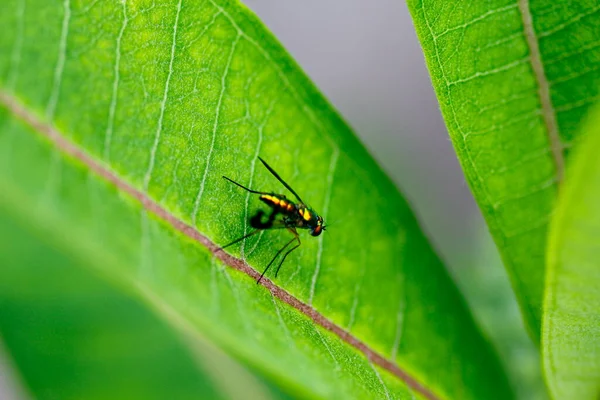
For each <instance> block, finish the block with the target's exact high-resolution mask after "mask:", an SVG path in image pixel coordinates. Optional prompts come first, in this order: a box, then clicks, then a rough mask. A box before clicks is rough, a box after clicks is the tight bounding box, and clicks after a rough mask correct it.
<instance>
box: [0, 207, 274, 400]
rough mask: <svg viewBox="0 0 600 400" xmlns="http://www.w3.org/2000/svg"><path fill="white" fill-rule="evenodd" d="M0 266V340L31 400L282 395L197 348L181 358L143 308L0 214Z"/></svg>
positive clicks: (178, 345)
mask: <svg viewBox="0 0 600 400" xmlns="http://www.w3.org/2000/svg"><path fill="white" fill-rule="evenodd" d="M46 240H47V239H46ZM0 265H2V268H0V310H1V311H0V337H1V338H2V341H3V342H4V344H5V345H6V347H7V348H9V349H10V350H11V358H12V359H13V361H14V363H15V364H16V365H17V366H18V368H19V369H20V371H21V372H22V375H23V378H24V380H25V382H26V383H27V388H28V391H29V392H30V393H31V394H33V395H34V397H35V398H37V399H108V398H112V399H116V398H120V399H165V398H177V399H198V398H206V399H227V398H242V397H243V398H246V399H249V398H253V399H269V398H281V397H282V396H279V395H276V393H277V391H275V393H269V390H268V389H267V388H266V387H265V386H264V385H261V384H259V383H257V382H256V379H255V378H253V377H252V376H250V375H249V374H248V373H247V372H245V371H244V370H243V369H241V368H240V367H239V366H235V364H234V363H233V362H232V361H231V360H228V359H227V358H226V357H224V356H223V355H220V354H218V353H217V352H216V351H215V350H211V349H210V348H209V347H208V346H206V345H203V344H202V343H201V342H197V341H196V342H195V349H196V350H197V351H195V352H190V351H189V348H188V347H186V346H185V343H182V341H181V339H180V338H178V337H177V336H176V335H174V333H173V332H172V331H171V329H169V328H167V327H166V326H165V325H164V323H162V322H161V321H160V320H158V319H157V318H156V316H154V314H152V313H150V312H149V311H148V310H147V308H145V307H143V306H141V305H140V304H139V303H137V302H135V301H133V300H132V299H130V298H128V297H126V296H125V295H124V294H123V293H122V292H120V291H118V290H116V289H115V288H114V287H112V286H110V285H109V284H107V283H106V282H104V281H103V280H101V279H99V278H97V277H95V276H94V275H93V274H92V273H90V271H88V270H87V269H84V268H82V267H81V266H79V265H78V263H77V261H76V260H73V259H71V258H69V257H66V256H65V255H63V254H61V253H60V252H58V251H57V250H56V249H55V248H53V247H51V246H48V245H47V244H45V243H44V239H43V238H41V239H38V238H37V237H35V236H34V235H33V234H32V233H31V232H29V231H28V230H26V229H24V227H23V226H21V225H20V224H19V223H18V222H16V221H14V220H13V218H12V217H11V216H9V215H6V213H5V210H4V209H0ZM2 390H3V389H0V392H2ZM4 394H5V395H6V393H4ZM0 397H1V396H0Z"/></svg>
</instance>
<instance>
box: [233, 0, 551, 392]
mask: <svg viewBox="0 0 600 400" xmlns="http://www.w3.org/2000/svg"><path fill="white" fill-rule="evenodd" d="M243 2H244V3H245V4H246V5H247V6H248V7H249V8H251V9H252V10H253V11H254V12H255V13H256V14H257V15H258V16H259V18H260V19H261V20H262V21H263V22H264V23H265V24H266V25H267V27H269V28H270V29H271V31H272V32H273V33H274V34H275V36H276V37H277V38H278V39H279V40H280V41H281V43H282V44H283V45H284V47H285V48H286V49H287V50H288V52H289V53H290V54H291V55H292V56H293V57H294V58H295V59H296V61H297V62H298V63H299V64H300V65H301V66H302V68H303V69H304V71H305V72H306V73H307V74H308V75H309V76H310V77H311V78H312V80H313V81H314V82H315V84H316V85H317V87H319V88H320V90H321V91H322V92H323V94H324V95H325V96H326V97H327V98H328V99H329V100H330V101H331V102H332V103H333V104H334V106H335V107H336V108H337V109H338V111H339V112H340V113H341V114H342V116H343V117H344V118H345V119H346V120H347V121H348V122H349V123H350V125H351V126H352V127H353V128H354V130H355V132H356V134H357V135H358V136H359V137H360V138H361V140H362V141H363V143H365V144H366V146H367V148H368V149H369V150H370V152H371V154H372V155H373V156H374V157H375V159H377V161H378V162H379V163H380V165H381V166H382V167H383V168H384V169H385V170H386V171H387V173H388V174H389V176H391V177H392V179H393V180H394V181H395V183H396V185H397V186H398V187H399V188H400V190H401V191H402V193H403V194H404V195H405V196H406V197H407V198H408V200H409V201H410V202H411V204H412V206H413V209H414V211H415V212H416V214H417V217H418V218H419V220H420V222H421V226H422V227H423V229H424V230H425V231H426V233H427V235H428V236H429V237H430V239H431V240H432V242H433V244H434V246H435V247H436V248H437V250H438V252H439V254H440V255H441V257H442V258H443V259H444V260H445V261H446V265H447V266H448V267H449V269H450V272H451V273H452V275H453V276H454V277H455V280H456V281H457V284H458V285H459V287H461V289H462V291H463V293H464V294H465V297H466V299H467V301H468V302H469V304H470V305H471V307H472V309H473V312H474V314H475V317H476V319H478V322H479V324H480V325H481V326H482V328H483V330H484V331H485V334H486V335H487V336H489V337H490V338H491V340H492V341H493V342H494V345H495V346H496V348H497V349H498V352H499V354H500V356H501V359H502V360H503V362H504V364H505V365H506V366H507V369H508V370H509V374H510V375H511V379H512V381H513V384H514V386H515V388H516V389H517V393H518V397H519V398H521V399H544V398H546V396H545V394H544V393H543V389H542V387H543V386H542V382H541V378H540V364H539V356H538V354H537V351H536V350H535V348H534V346H533V344H532V343H531V341H530V339H529V337H528V336H527V334H526V333H525V329H524V327H523V323H522V320H521V316H520V313H519V310H518V308H517V305H516V301H515V299H514V295H513V293H512V290H511V288H510V284H509V282H508V278H507V276H506V272H505V270H504V267H503V266H502V263H501V261H500V258H499V255H498V252H497V250H496V248H495V246H494V244H493V241H492V239H491V237H490V234H489V231H488V229H487V227H486V225H485V222H484V221H483V218H482V216H481V213H480V211H479V209H478V208H477V206H476V204H475V201H474V200H473V196H472V194H471V192H470V190H469V187H468V185H467V184H466V182H465V178H464V175H463V173H462V170H461V168H460V166H459V164H458V161H457V159H456V155H455V153H454V149H453V148H452V144H451V142H450V140H449V137H448V133H447V131H446V127H445V125H444V121H443V119H442V116H441V114H440V111H439V107H438V103H437V99H436V97H435V94H434V92H433V88H432V86H431V82H430V79H429V74H428V71H427V68H426V66H425V62H424V59H423V54H422V52H421V47H420V44H419V42H418V40H417V37H416V34H415V31H414V28H413V25H412V20H411V17H410V14H409V12H408V9H407V6H406V4H405V3H404V1H402V0H377V1H372V2H367V1H364V0H362V1H361V0H329V1H322V0H321V1H318V0H304V1H292V0H243Z"/></svg>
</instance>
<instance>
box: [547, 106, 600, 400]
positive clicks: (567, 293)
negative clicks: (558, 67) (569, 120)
mask: <svg viewBox="0 0 600 400" xmlns="http://www.w3.org/2000/svg"><path fill="white" fill-rule="evenodd" d="M582 135H585V136H586V139H585V140H584V141H582V142H581V143H580V144H578V146H577V148H576V149H575V150H576V151H575V155H574V157H573V160H572V165H571V166H570V168H569V169H568V171H567V180H566V184H565V187H564V191H563V192H562V193H561V195H560V196H559V203H558V207H557V210H556V214H555V216H554V219H553V221H552V225H551V229H550V238H549V245H548V271H547V276H546V292H545V298H544V320H543V325H542V327H543V331H542V334H543V336H542V357H543V361H544V370H545V371H544V372H545V374H546V381H547V382H548V386H549V388H550V390H551V392H552V394H553V397H554V398H555V399H565V398H573V399H597V398H598V395H599V394H600V291H599V290H598V288H599V287H600V258H599V257H598V254H600V209H599V208H598V204H600V160H599V159H598V149H600V109H598V108H596V109H595V110H594V112H593V113H592V117H591V118H590V120H589V121H588V122H587V123H586V124H585V127H584V129H583V131H582Z"/></svg>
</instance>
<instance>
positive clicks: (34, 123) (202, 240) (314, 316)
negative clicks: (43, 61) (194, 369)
mask: <svg viewBox="0 0 600 400" xmlns="http://www.w3.org/2000/svg"><path fill="white" fill-rule="evenodd" d="M0 104H1V105H2V106H4V107H5V108H6V109H7V110H8V111H9V112H10V113H11V114H12V115H13V117H15V118H17V119H18V120H20V121H22V122H24V123H25V124H27V125H28V126H29V127H30V128H31V129H32V130H34V131H35V132H37V133H38V134H40V135H42V136H44V137H45V138H46V139H48V140H50V142H52V143H53V145H55V146H56V147H57V148H58V149H59V150H60V151H61V152H62V153H64V154H68V155H69V156H71V157H74V158H76V159H77V160H79V161H80V162H81V163H82V164H83V165H85V166H86V167H87V168H89V170H90V171H91V172H93V173H95V174H96V175H98V176H99V177H101V178H103V179H105V180H106V181H108V182H110V183H111V184H113V185H114V186H115V187H116V189H117V190H119V191H121V192H123V193H126V194H128V195H129V196H131V197H133V198H134V199H136V200H137V201H139V202H140V204H141V205H142V207H143V208H144V209H145V210H146V211H148V212H151V213H152V214H154V215H155V216H156V217H157V218H159V219H161V220H162V221H164V222H165V223H167V224H168V225H170V226H171V227H172V228H173V229H175V230H177V231H179V232H180V233H182V234H183V235H185V236H187V237H188V238H190V239H192V240H194V241H195V242H197V243H198V244H200V245H201V246H203V247H205V248H206V249H208V250H209V251H210V252H211V253H213V255H214V256H215V257H216V258H218V259H219V260H221V261H222V262H223V263H224V264H225V265H227V266H229V267H231V268H234V269H236V270H238V271H240V272H242V273H244V274H246V275H248V276H249V277H250V278H252V279H253V280H257V279H258V278H259V276H260V274H259V273H258V272H257V271H256V270H254V269H253V268H252V267H251V266H249V265H248V264H246V263H245V262H244V261H242V260H241V259H238V258H235V257H233V256H231V255H229V254H226V253H225V252H223V251H221V250H220V247H219V246H217V245H215V244H214V243H213V242H212V241H210V240H209V239H208V238H207V237H206V236H204V235H202V234H201V233H200V232H199V231H198V230H196V229H195V228H193V227H192V226H190V225H188V224H187V223H185V222H184V221H182V220H181V219H179V218H177V217H176V216H175V215H174V214H172V213H170V212H169V211H168V210H167V209H165V208H163V207H162V206H161V205H159V204H158V203H157V202H155V201H154V200H153V199H152V198H150V196H149V195H147V194H146V193H144V192H142V191H140V190H138V189H136V188H135V187H134V186H132V185H131V184H129V183H128V182H126V181H125V180H123V179H122V178H121V177H120V176H118V175H117V174H116V173H114V172H113V171H110V170H109V169H107V168H105V167H104V166H103V165H102V164H101V163H100V162H99V161H97V160H96V159H94V157H92V156H91V155H90V154H88V153H87V152H86V151H85V150H84V149H82V148H80V147H79V146H78V145H76V144H74V143H73V142H71V141H69V140H68V139H66V138H65V136H63V135H61V134H60V133H59V131H58V130H56V129H55V128H54V127H52V126H51V125H48V124H46V123H45V122H43V121H42V120H40V119H39V118H38V117H37V116H36V115H35V114H34V113H33V112H30V111H29V110H28V109H27V108H26V107H25V106H24V105H23V104H21V103H20V102H19V101H18V100H17V99H16V98H15V97H14V96H12V95H11V94H9V93H7V92H5V91H3V90H0ZM260 284H261V285H262V286H264V287H265V288H266V289H267V290H269V291H270V292H271V294H272V295H273V296H275V297H277V298H278V299H279V300H280V301H282V302H284V303H286V304H288V305H289V306H291V307H293V308H294V309H296V310H297V311H298V312H300V313H302V314H304V315H305V316H307V317H308V318H310V319H311V320H312V321H313V322H314V323H316V324H318V325H320V326H321V327H323V328H325V329H327V330H328V331H330V332H332V333H333V334H335V335H336V336H338V337H339V338H340V339H341V340H342V341H344V342H345V343H347V344H348V345H349V346H351V347H353V348H355V349H356V350H358V351H360V352H361V353H363V355H364V356H365V357H366V358H367V359H368V360H369V361H370V362H372V363H374V364H377V365H378V366H379V367H381V368H383V369H385V370H387V371H388V372H390V373H391V374H393V375H394V376H396V377H397V378H399V379H400V380H402V381H403V382H404V383H405V384H406V385H407V386H409V387H410V388H411V389H412V390H415V391H417V392H418V393H420V394H421V395H422V396H423V397H424V398H427V399H431V400H437V399H440V397H439V396H438V395H436V394H434V393H433V392H432V391H431V390H429V389H428V388H426V387H425V386H424V385H423V384H421V383H420V382H418V381H417V379H416V378H414V377H413V376H411V375H410V374H409V373H408V372H406V371H405V370H403V369H401V368H400V367H399V366H398V365H397V364H395V363H394V362H392V361H391V360H389V359H387V358H385V357H384V356H382V355H381V354H379V353H378V352H376V351H375V350H373V349H372V348H370V347H369V346H368V345H367V344H365V343H364V342H362V341H361V340H359V339H358V338H356V337H355V336H353V335H352V334H351V333H350V332H348V331H347V330H345V329H343V328H342V327H340V326H338V325H336V324H335V323H334V322H332V321H331V320H329V319H327V318H326V317H325V316H324V315H322V314H321V313H319V312H318V311H317V310H316V309H314V308H313V307H312V306H311V305H309V304H307V303H304V302H302V301H301V300H299V299H298V298H296V297H294V296H293V295H291V294H290V293H289V292H287V291H286V290H285V289H283V288H281V287H279V286H277V285H276V284H274V283H273V281H271V280H270V279H268V278H267V277H263V278H262V280H261V282H260Z"/></svg>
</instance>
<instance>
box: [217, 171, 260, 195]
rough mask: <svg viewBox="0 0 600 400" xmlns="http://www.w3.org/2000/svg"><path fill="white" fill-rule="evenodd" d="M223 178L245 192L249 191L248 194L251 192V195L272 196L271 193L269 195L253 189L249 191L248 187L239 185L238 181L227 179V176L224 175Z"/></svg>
mask: <svg viewBox="0 0 600 400" xmlns="http://www.w3.org/2000/svg"><path fill="white" fill-rule="evenodd" d="M223 178H224V179H227V180H228V181H229V182H231V183H233V184H234V185H236V186H239V187H241V188H242V189H244V190H247V191H248V192H250V193H255V194H270V193H267V192H259V191H258V190H252V189H248V188H247V187H246V186H244V185H240V184H239V183H237V182H236V181H234V180H233V179H229V178H228V177H226V176H225V175H223Z"/></svg>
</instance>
